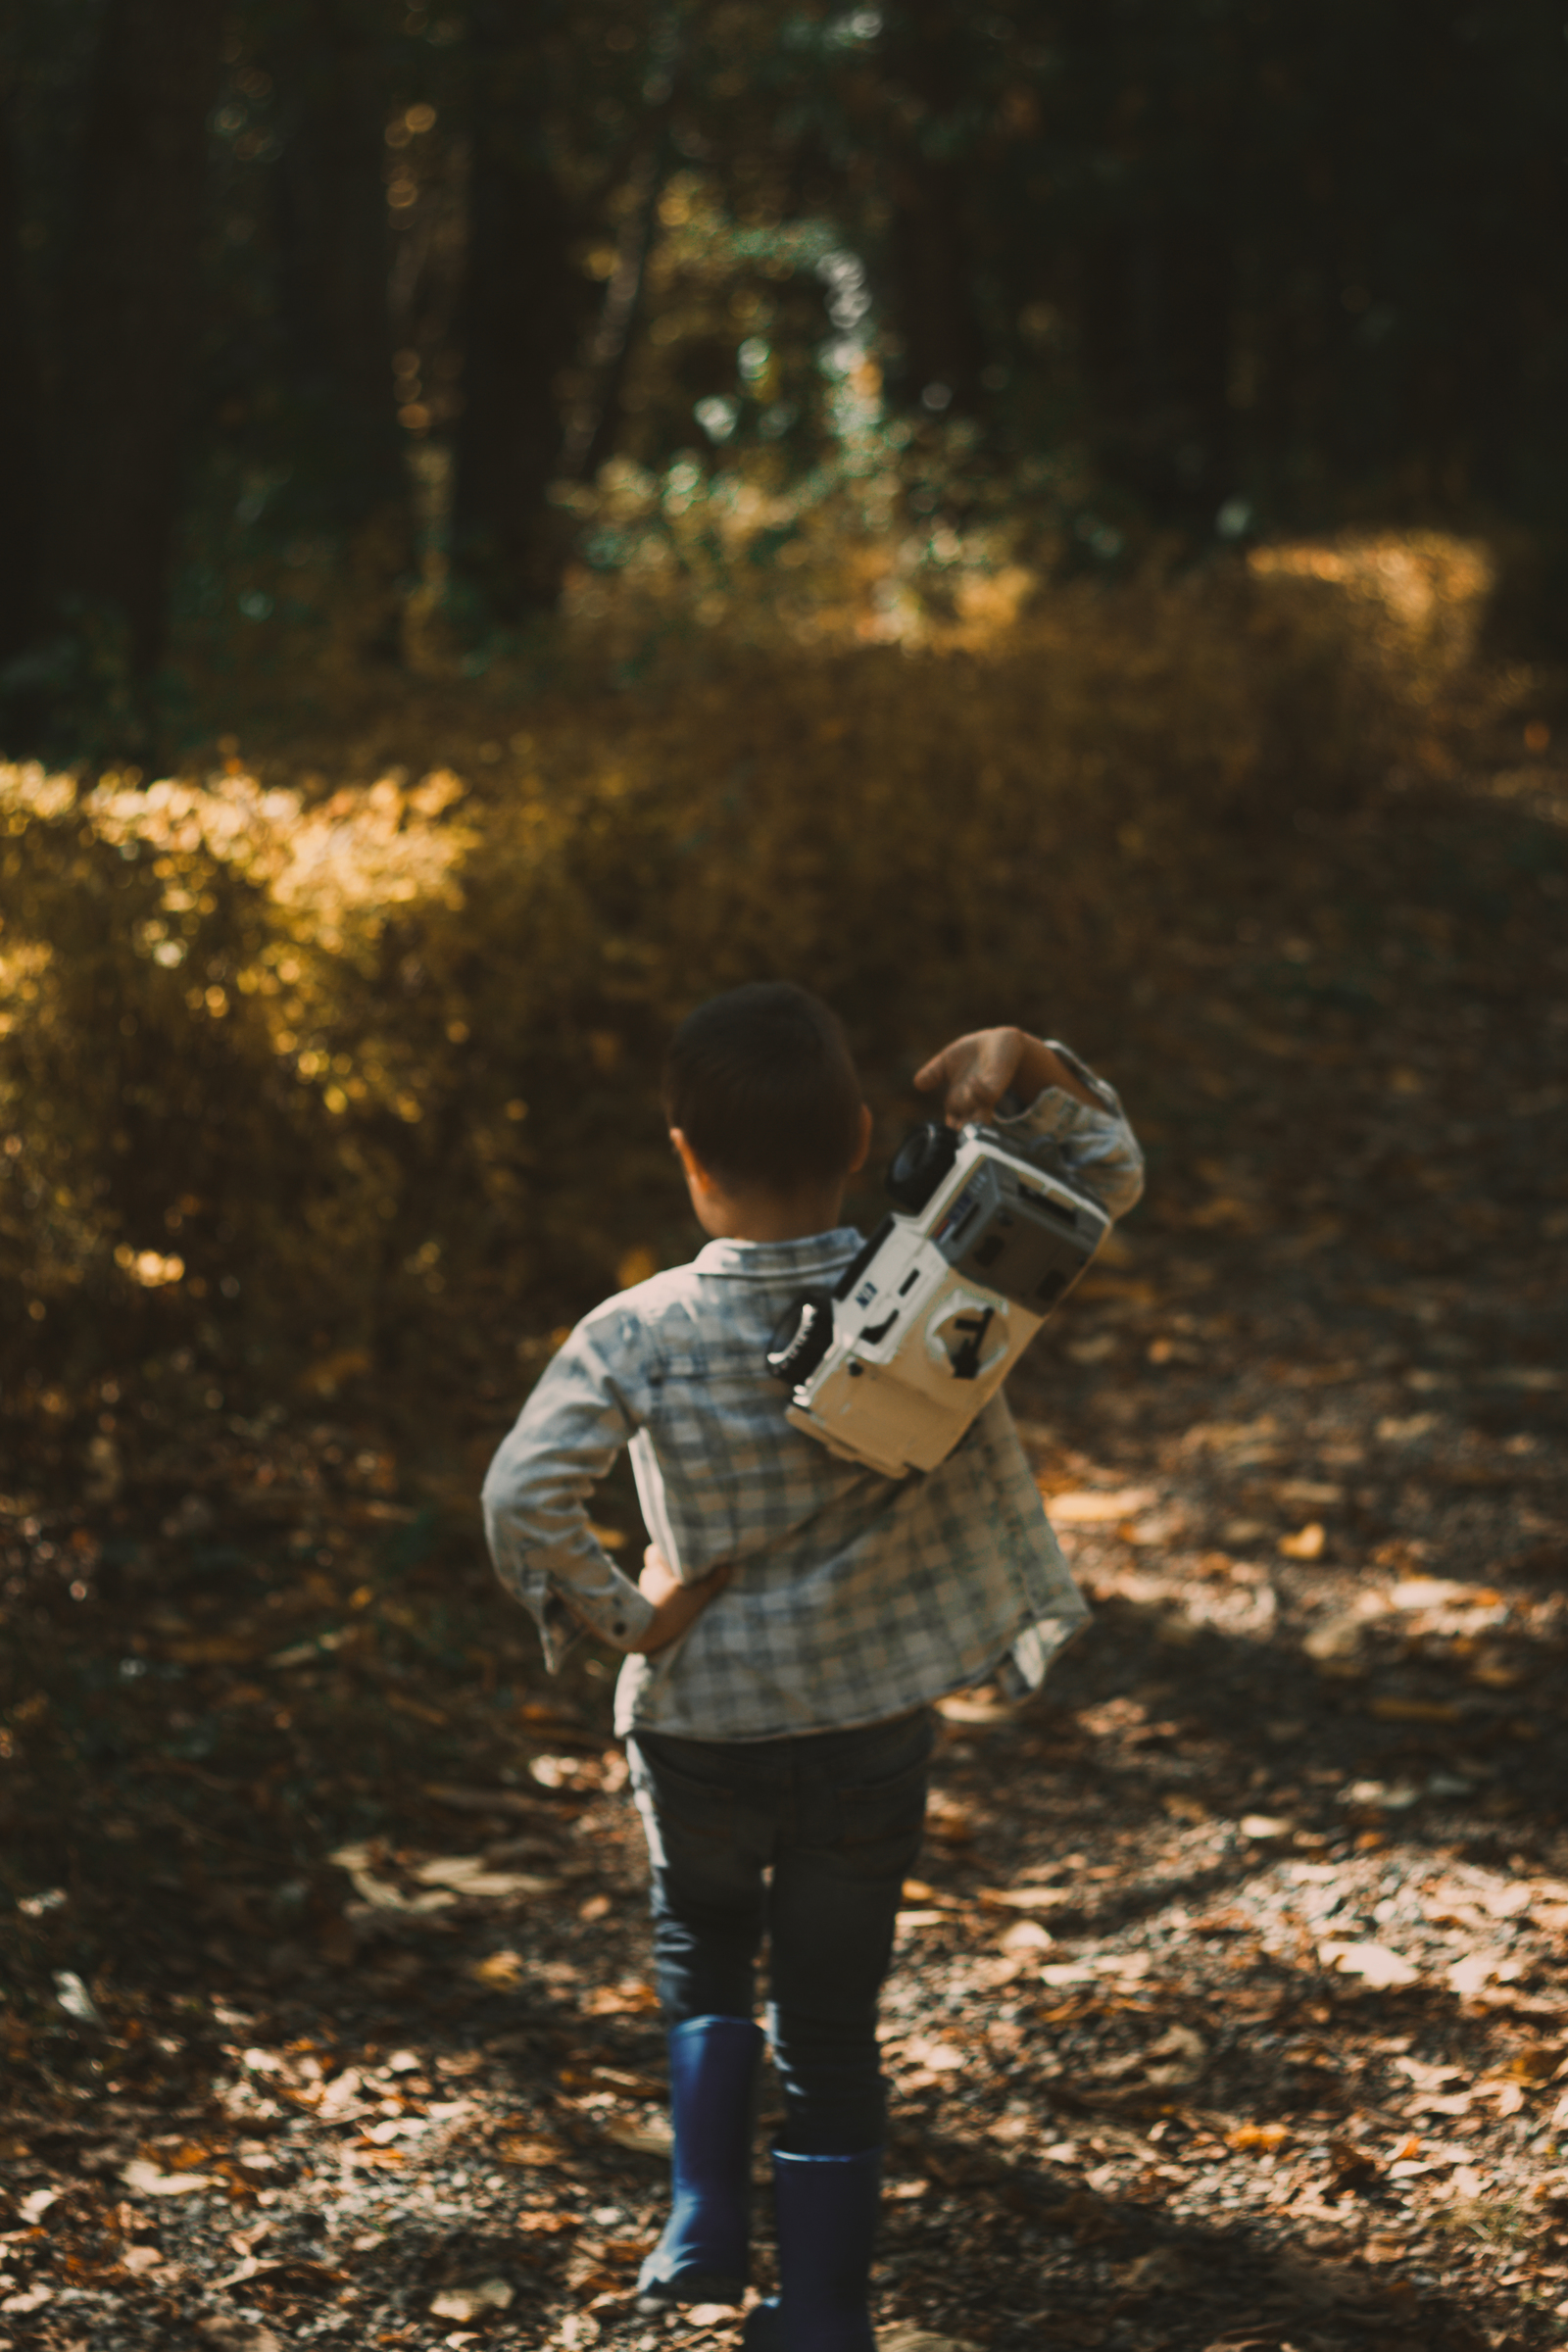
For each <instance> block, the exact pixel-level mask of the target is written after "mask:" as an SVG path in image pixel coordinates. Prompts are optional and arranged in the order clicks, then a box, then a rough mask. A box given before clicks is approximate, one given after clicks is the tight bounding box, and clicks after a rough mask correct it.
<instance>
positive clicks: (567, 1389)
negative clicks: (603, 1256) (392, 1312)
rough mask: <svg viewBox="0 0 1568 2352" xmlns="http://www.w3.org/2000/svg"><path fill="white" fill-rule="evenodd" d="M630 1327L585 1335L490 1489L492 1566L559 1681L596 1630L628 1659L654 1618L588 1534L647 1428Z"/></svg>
mask: <svg viewBox="0 0 1568 2352" xmlns="http://www.w3.org/2000/svg"><path fill="white" fill-rule="evenodd" d="M626 1320H627V1319H626V1318H625V1317H621V1316H616V1315H614V1314H612V1315H610V1316H605V1315H603V1314H600V1315H594V1316H590V1317H589V1319H588V1321H587V1322H586V1323H579V1324H578V1326H577V1328H576V1330H575V1331H574V1332H573V1333H572V1335H571V1337H570V1339H569V1340H568V1341H567V1342H566V1344H565V1346H564V1348H562V1349H561V1351H560V1353H559V1354H558V1355H557V1356H556V1357H555V1358H554V1360H553V1361H552V1362H551V1364H550V1365H549V1367H548V1369H547V1370H546V1372H545V1374H544V1376H543V1378H542V1379H541V1380H540V1382H539V1385H538V1387H537V1388H536V1389H535V1390H534V1392H533V1395H532V1396H531V1397H529V1399H528V1401H527V1403H526V1404H525V1405H524V1406H523V1408H522V1411H521V1413H520V1414H519V1416H518V1418H517V1422H516V1425H515V1428H514V1429H513V1431H512V1433H511V1435H510V1436H509V1437H508V1438H506V1439H505V1440H503V1442H502V1445H501V1446H500V1448H499V1450H498V1451H497V1454H496V1457H495V1459H494V1461H493V1462H492V1463H491V1465H490V1468H489V1471H488V1473H487V1474H486V1477H485V1482H484V1493H483V1496H482V1500H483V1504H484V1528H485V1538H486V1541H487V1542H488V1544H489V1545H490V1557H491V1559H492V1560H493V1561H494V1563H495V1570H496V1574H497V1576H499V1578H500V1579H501V1582H502V1583H503V1584H504V1585H505V1586H506V1588H507V1590H508V1592H509V1593H513V1594H514V1595H515V1597H516V1598H517V1599H518V1600H520V1601H521V1602H522V1604H523V1606H524V1608H526V1609H528V1610H529V1611H530V1612H531V1614H532V1616H533V1618H534V1621H535V1622H536V1624H537V1625H538V1628H539V1637H540V1640H541V1642H543V1644H544V1652H545V1663H546V1665H547V1666H548V1667H549V1669H550V1671H551V1673H552V1674H555V1673H557V1672H559V1670H560V1668H561V1666H562V1663H563V1661H564V1659H565V1658H566V1657H567V1656H568V1655H569V1654H570V1652H571V1651H572V1650H573V1649H574V1648H575V1647H576V1645H577V1643H578V1642H580V1641H581V1640H582V1639H583V1637H584V1635H585V1634H586V1633H587V1632H588V1631H589V1630H592V1631H593V1632H594V1633H597V1634H599V1635H601V1636H602V1637H603V1638H604V1640H605V1641H607V1642H612V1643H613V1645H614V1647H615V1648H616V1649H626V1648H627V1647H628V1646H629V1645H630V1644H631V1643H632V1642H635V1641H637V1640H638V1639H639V1637H640V1636H641V1635H642V1634H643V1633H644V1632H645V1631H646V1630H647V1628H648V1626H649V1625H650V1623H651V1622H652V1620H653V1616H654V1606H653V1603H652V1601H650V1600H648V1599H646V1598H645V1597H644V1595H643V1594H642V1593H639V1592H638V1590H637V1587H636V1586H635V1585H634V1584H632V1583H631V1582H630V1581H629V1580H628V1579H627V1578H626V1577H624V1576H623V1575H622V1574H621V1572H620V1570H619V1569H618V1568H617V1567H616V1566H615V1563H614V1561H613V1559H612V1558H611V1557H610V1554H609V1553H608V1552H607V1551H606V1549H605V1547H604V1545H603V1544H601V1543H600V1542H599V1539H598V1538H597V1536H595V1535H594V1533H593V1531H592V1529H591V1528H590V1526H589V1524H588V1497H589V1496H590V1495H591V1494H592V1493H593V1490H594V1488H595V1487H596V1486H597V1485H598V1484H599V1482H600V1480H601V1479H603V1478H604V1477H605V1476H606V1474H607V1473H608V1471H609V1470H610V1469H611V1467H612V1465H613V1462H614V1459H615V1456H616V1455H617V1454H618V1453H619V1452H620V1450H621V1448H622V1447H623V1446H625V1445H627V1444H628V1442H629V1441H630V1440H631V1439H632V1438H633V1437H634V1436H635V1435H636V1433H637V1430H638V1428H639V1427H640V1426H641V1420H642V1416H641V1414H640V1413H639V1411H638V1410H637V1406H636V1393H637V1389H638V1386H639V1382H638V1378H637V1363H636V1349H635V1333H634V1330H624V1329H622V1328H620V1327H621V1326H622V1325H624V1324H625V1322H626Z"/></svg>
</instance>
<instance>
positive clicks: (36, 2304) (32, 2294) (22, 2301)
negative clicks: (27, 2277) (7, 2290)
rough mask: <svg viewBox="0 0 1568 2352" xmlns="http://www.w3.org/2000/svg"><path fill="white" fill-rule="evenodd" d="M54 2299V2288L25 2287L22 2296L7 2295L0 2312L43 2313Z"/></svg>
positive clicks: (0, 2305)
mask: <svg viewBox="0 0 1568 2352" xmlns="http://www.w3.org/2000/svg"><path fill="white" fill-rule="evenodd" d="M54 2299H55V2290H54V2288H53V2287H52V2286H28V2287H24V2288H23V2290H22V2292H21V2293H20V2294H16V2295H7V2296H6V2297H5V2299H4V2301H3V2302H0V2311H12V2312H22V2311H41V2310H42V2309H43V2307H44V2305H45V2304H46V2303H52V2302H53V2301H54Z"/></svg>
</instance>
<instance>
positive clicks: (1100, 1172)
mask: <svg viewBox="0 0 1568 2352" xmlns="http://www.w3.org/2000/svg"><path fill="white" fill-rule="evenodd" d="M1045 1043H1046V1044H1047V1045H1048V1046H1050V1048H1051V1050H1052V1052H1053V1053H1054V1054H1058V1055H1059V1056H1060V1058H1061V1060H1062V1061H1063V1062H1064V1063H1065V1064H1066V1066H1067V1068H1068V1069H1069V1070H1070V1071H1071V1072H1072V1074H1073V1076H1074V1077H1075V1078H1076V1079H1077V1080H1078V1081H1079V1083H1080V1085H1082V1086H1084V1087H1085V1088H1087V1090H1088V1092H1089V1093H1090V1094H1091V1095H1093V1096H1094V1098H1095V1100H1094V1103H1093V1104H1090V1103H1080V1102H1079V1101H1078V1099H1077V1097H1076V1096H1075V1095H1069V1094H1068V1093H1067V1092H1066V1090H1065V1089H1064V1088H1063V1087H1059V1086H1048V1087H1044V1088H1042V1090H1041V1092H1040V1093H1039V1094H1038V1095H1037V1096H1036V1097H1035V1099H1034V1101H1033V1102H1032V1103H1028V1104H1026V1105H1025V1106H1024V1107H1023V1108H1022V1109H1019V1110H1013V1111H1007V1112H1003V1111H1001V1109H1000V1106H999V1111H998V1113H996V1114H994V1115H995V1118H996V1124H997V1125H998V1126H999V1127H1001V1128H1004V1129H1005V1130H1007V1131H1009V1132H1011V1133H1012V1134H1014V1135H1017V1136H1019V1137H1020V1138H1027V1139H1028V1141H1029V1142H1030V1143H1038V1144H1049V1145H1052V1146H1054V1154H1055V1155H1059V1172H1060V1173H1061V1175H1062V1176H1063V1177H1064V1179H1065V1181H1066V1182H1068V1183H1077V1184H1079V1185H1081V1186H1082V1187H1083V1188H1084V1189H1086V1190H1087V1191H1089V1192H1091V1193H1092V1194H1093V1195H1094V1196H1095V1198H1096V1199H1097V1200H1098V1201H1099V1202H1100V1205H1101V1207H1102V1208H1103V1209H1104V1210H1105V1211H1106V1213H1107V1214H1108V1215H1110V1216H1112V1217H1122V1216H1125V1215H1126V1213H1127V1211H1128V1209H1130V1208H1131V1207H1132V1206H1133V1205H1134V1204H1135V1202H1136V1201H1138V1199H1139V1197H1140V1195H1141V1194H1142V1192H1143V1189H1144V1155H1143V1152H1141V1151H1140V1149H1139V1146H1138V1139H1137V1137H1136V1136H1135V1135H1134V1134H1133V1131H1132V1128H1131V1127H1130V1126H1129V1125H1128V1122H1127V1114H1126V1112H1125V1111H1124V1110H1123V1108H1122V1106H1121V1097H1120V1096H1119V1095H1118V1094H1117V1092H1116V1090H1115V1088H1114V1087H1113V1086H1107V1085H1106V1083H1105V1081H1104V1079H1103V1078H1102V1077H1100V1076H1099V1074H1098V1073H1097V1072H1096V1071H1094V1070H1092V1069H1090V1067H1089V1065H1088V1063H1087V1062H1085V1061H1081V1060H1080V1059H1079V1057H1078V1055H1077V1054H1075V1053H1073V1051H1072V1049H1071V1047H1070V1046H1064V1045H1063V1044H1062V1043H1061V1041H1060V1039H1059V1038H1054V1037H1051V1038H1047V1039H1046V1040H1045Z"/></svg>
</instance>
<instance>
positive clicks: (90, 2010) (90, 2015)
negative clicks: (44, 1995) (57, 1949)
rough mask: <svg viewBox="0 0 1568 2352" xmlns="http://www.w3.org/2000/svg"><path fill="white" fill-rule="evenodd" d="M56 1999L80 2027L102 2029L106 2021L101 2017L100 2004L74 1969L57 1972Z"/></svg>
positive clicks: (58, 1969)
mask: <svg viewBox="0 0 1568 2352" xmlns="http://www.w3.org/2000/svg"><path fill="white" fill-rule="evenodd" d="M55 1999H56V2000H57V2001H58V2002H59V2003H60V2006H61V2008H62V2009H63V2010H64V2011H65V2013H66V2015H67V2016H68V2017H73V2018H74V2019H75V2020H76V2022H77V2024H78V2025H83V2026H97V2027H99V2028H100V2029H101V2028H102V2026H103V2022H104V2021H103V2019H102V2017H101V2016H100V2015H99V2012H98V2004H97V2002H96V2001H95V2000H94V1999H93V1997H92V1994H91V1993H90V1992H89V1991H88V1990H87V1987H86V1985H84V1984H83V1983H82V1981H81V1979H80V1977H78V1976H77V1974H76V1972H75V1970H74V1969H73V1968H57V1969H56V1970H55Z"/></svg>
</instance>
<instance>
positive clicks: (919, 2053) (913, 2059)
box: [904, 2034, 964, 2075]
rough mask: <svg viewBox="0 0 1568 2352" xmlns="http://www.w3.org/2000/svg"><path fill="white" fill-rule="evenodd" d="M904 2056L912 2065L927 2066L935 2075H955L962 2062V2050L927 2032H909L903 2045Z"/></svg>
mask: <svg viewBox="0 0 1568 2352" xmlns="http://www.w3.org/2000/svg"><path fill="white" fill-rule="evenodd" d="M904 2055H905V2058H906V2059H907V2061H908V2062H909V2063H910V2064H912V2065H914V2066H928V2067H929V2068H930V2069H931V2071H932V2073H933V2074H936V2075H956V2074H957V2073H958V2072H959V2070H960V2069H961V2068H962V2066H963V2064H964V2055H963V2052H962V2051H961V2050H959V2049H956V2048H955V2047H954V2045H953V2043H952V2042H951V2041H936V2040H933V2039H932V2037H931V2035H930V2034H910V2035H909V2038H908V2040H907V2042H906V2043H905V2045H904Z"/></svg>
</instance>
